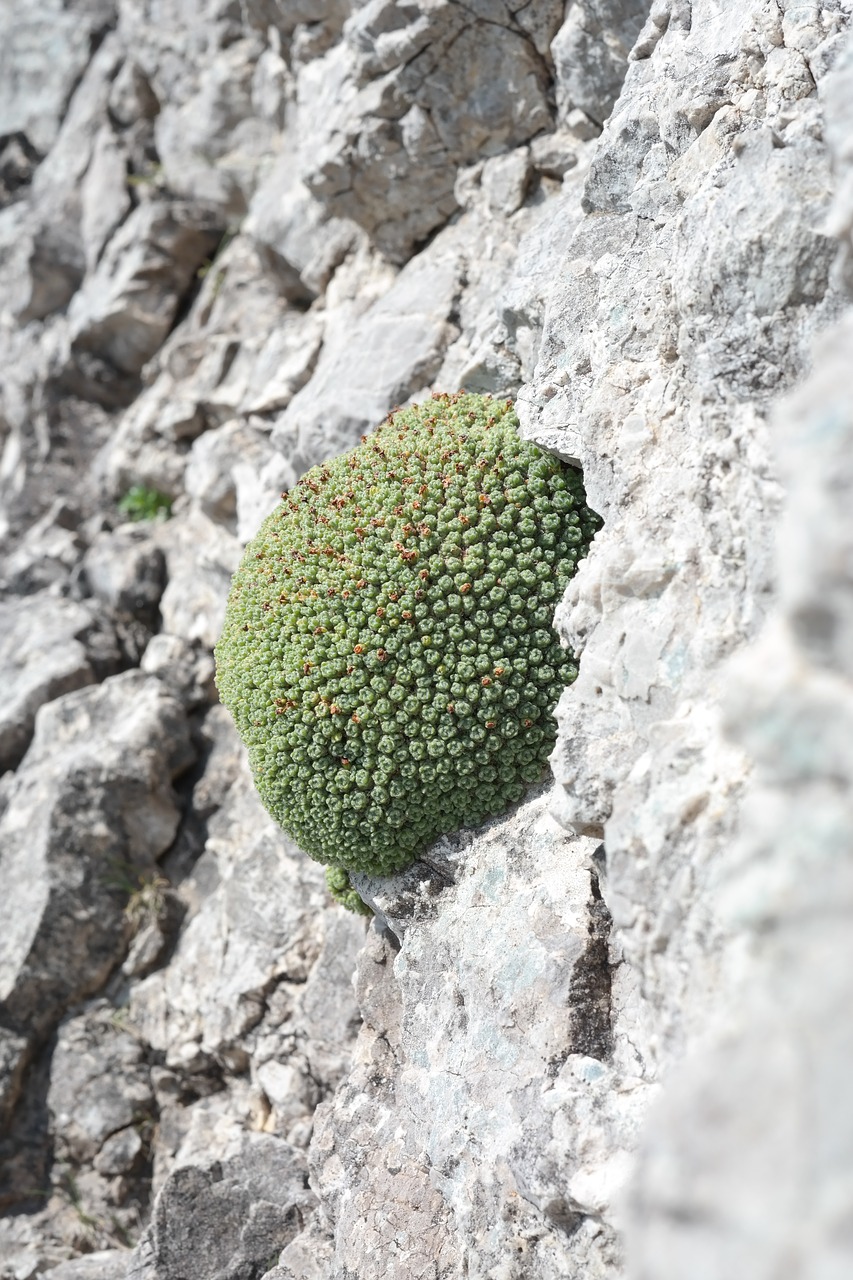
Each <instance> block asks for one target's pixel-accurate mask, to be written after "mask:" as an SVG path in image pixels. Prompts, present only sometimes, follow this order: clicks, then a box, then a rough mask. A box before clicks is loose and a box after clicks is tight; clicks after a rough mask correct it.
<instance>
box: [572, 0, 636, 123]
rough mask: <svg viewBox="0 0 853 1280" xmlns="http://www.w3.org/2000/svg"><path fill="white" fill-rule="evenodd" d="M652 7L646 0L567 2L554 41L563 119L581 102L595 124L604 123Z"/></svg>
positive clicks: (578, 106) (580, 105)
mask: <svg viewBox="0 0 853 1280" xmlns="http://www.w3.org/2000/svg"><path fill="white" fill-rule="evenodd" d="M648 9H649V5H648V0H576V2H575V3H574V4H572V5H570V6H569V7H568V9H567V12H566V21H565V22H564V23H563V25H562V27H561V28H560V30H559V32H558V33H557V35H556V37H555V39H554V41H553V43H552V45H551V53H552V55H553V57H554V66H555V68H556V73H557V107H558V111H559V115H560V119H561V120H564V121H566V122H568V117H569V115H570V113H571V112H572V111H573V110H576V109H578V108H580V109H581V110H582V111H584V112H585V113H586V115H587V116H588V117H589V118H590V119H591V120H593V121H595V123H596V124H599V125H601V124H603V123H604V121H605V120H606V119H607V117H608V116H609V115H610V112H611V110H612V109H613V104H614V102H615V101H616V99H617V97H618V96H619V91H620V89H621V88H622V81H623V80H624V78H625V72H626V70H627V68H628V55H629V53H630V52H631V48H632V46H633V44H634V41H635V40H636V39H637V36H638V35H639V34H640V30H641V28H642V26H643V23H644V22H645V20H646V14H647V13H648Z"/></svg>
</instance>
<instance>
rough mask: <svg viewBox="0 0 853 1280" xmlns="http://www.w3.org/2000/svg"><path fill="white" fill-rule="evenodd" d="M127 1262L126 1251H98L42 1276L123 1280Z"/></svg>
mask: <svg viewBox="0 0 853 1280" xmlns="http://www.w3.org/2000/svg"><path fill="white" fill-rule="evenodd" d="M127 1262H128V1256H127V1250H124V1249H99V1250H97V1252H95V1253H86V1254H83V1256H82V1257H80V1258H74V1259H73V1260H72V1261H70V1262H61V1263H60V1264H59V1266H58V1267H51V1268H50V1270H49V1271H45V1272H44V1273H43V1274H44V1275H45V1276H50V1277H51V1280H125V1276H126V1275H127Z"/></svg>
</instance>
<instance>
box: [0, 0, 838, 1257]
mask: <svg viewBox="0 0 853 1280" xmlns="http://www.w3.org/2000/svg"><path fill="white" fill-rule="evenodd" d="M851 24H853V8H851V4H850V2H849V0H825V2H824V3H823V4H821V5H818V4H811V3H793V2H792V0H783V2H781V3H777V2H776V0H755V2H754V3H753V4H752V5H751V6H720V5H718V4H715V3H713V2H712V0H666V2H665V3H664V2H661V0H655V3H653V4H652V3H648V2H647V0H570V2H569V3H567V4H564V3H563V2H562V0H532V2H531V3H529V4H527V5H520V6H517V5H513V4H510V3H505V0H476V2H475V3H471V4H469V5H464V6H463V5H459V4H453V3H450V2H449V0H407V2H406V3H405V4H399V3H391V0H370V2H369V3H359V4H356V3H353V2H352V0H322V2H321V3H317V2H316V0H312V3H310V4H309V3H307V0H296V2H295V3H284V2H283V0H244V2H243V3H241V4H240V5H234V4H230V3H223V0H195V2H194V3H184V0H181V3H178V0H167V2H166V3H162V4H157V5H153V4H151V3H148V0H118V2H117V3H114V2H113V0H73V3H71V4H66V5H61V4H59V3H58V2H57V3H50V4H48V5H46V6H42V8H41V9H40V10H39V12H38V14H36V15H35V16H34V15H33V13H32V12H31V6H30V8H28V7H27V6H25V5H23V4H22V3H19V2H18V0H13V3H11V4H10V5H7V6H6V8H5V9H4V11H3V13H2V15H0V369H2V373H0V769H2V770H4V771H5V772H3V773H2V776H0V1124H2V1129H0V1280H41V1278H42V1277H50V1278H51V1280H190V1278H191V1277H192V1278H197V1280H237V1278H238V1277H239V1280H262V1277H266V1280H352V1278H353V1277H358V1278H359V1280H372V1277H377V1278H378V1277H380V1276H381V1277H383V1280H410V1277H415V1276H416V1277H423V1278H424V1280H427V1278H431V1280H457V1277H462V1276H471V1277H475V1276H476V1277H482V1278H483V1280H486V1278H487V1277H491V1278H493V1280H534V1278H535V1280H564V1278H565V1277H578V1278H580V1277H584V1280H595V1278H600V1280H617V1278H623V1277H624V1280H670V1277H672V1280H675V1278H676V1277H682V1276H685V1275H688V1276H700V1275H701V1276H703V1277H705V1276H707V1277H708V1278H709V1280H711V1278H713V1280H717V1277H719V1280H728V1278H729V1277H731V1276H741V1275H742V1276H748V1277H750V1280H765V1278H766V1280H771V1277H777V1276H779V1275H785V1276H788V1275H790V1276H792V1277H798V1276H801V1277H803V1278H805V1277H807V1276H808V1277H809V1278H810V1280H811V1277H821V1278H822V1277H827V1278H829V1277H830V1276H832V1277H834V1276H840V1275H847V1274H849V1273H850V1271H851V1269H853V1256H851V1252H852V1250H851V1239H853V1236H851V1231H850V1225H851V1222H850V1208H849V1204H848V1201H849V1196H847V1195H846V1188H847V1186H848V1184H849V1183H850V1181H851V1179H853V1115H851V1112H850V1107H849V1104H848V1101H847V1092H848V1091H847V1087H846V1085H847V1066H848V1064H849V1061H850V1056H851V1049H852V1048H853V1047H851V1043H850V1039H851V1035H850V1030H849V1025H850V1019H849V1016H848V1011H849V1008H850V1002H851V992H850V983H851V979H850V976H849V975H850V974H851V972H853V963H851V961H853V956H851V955H850V940H849V939H850V916H851V911H853V870H851V862H850V856H849V849H850V845H851V834H853V808H851V802H850V792H851V779H850V773H851V769H853V761H851V749H850V741H851V732H850V726H851V723H853V709H851V686H850V681H851V670H850V657H849V654H850V647H851V646H850V634H849V633H850V630H851V619H853V605H851V600H853V584H851V581H850V564H851V536H853V535H851V528H853V524H851V516H850V510H851V495H850V489H851V475H850V463H849V458H850V456H851V447H852V446H853V416H851V405H850V396H849V391H848V385H847V367H848V365H849V363H850V360H851V357H853V268H851V263H853V108H852V107H851V104H853V34H851ZM460 387H465V388H466V389H468V390H471V391H476V392H486V393H491V394H493V395H496V396H501V397H505V396H511V397H512V398H513V399H515V400H517V403H518V407H519V414H520V416H521V419H522V425H523V430H524V432H525V433H526V434H528V435H529V436H530V437H531V438H533V439H535V440H536V441H537V442H538V443H540V444H542V445H543V446H545V447H547V448H550V449H553V450H555V451H556V452H557V453H558V454H559V455H560V456H561V457H563V458H564V459H566V460H569V461H572V462H575V463H577V464H579V465H580V466H581V467H582V468H583V472H584V478H585V484H586V489H587V494H588V496H589V500H590V503H591V505H592V507H593V508H594V509H595V510H596V511H598V512H599V513H600V514H601V515H602V516H603V518H604V528H603V529H602V531H601V532H600V533H599V534H598V535H597V536H596V538H595V540H594V543H593V546H592V550H591V553H590V555H589V557H588V558H587V559H586V560H585V561H584V562H583V564H582V566H581V569H580V571H579V572H578V573H577V575H576V577H575V578H574V579H573V580H572V582H571V584H570V587H569V589H568V591H567V593H566V596H565V598H564V599H563V601H562V602H561V603H560V605H559V607H558V609H557V615H556V626H557V629H558V631H559V633H560V635H561V636H562V638H563V639H564V640H565V641H566V642H567V643H568V644H569V645H570V646H571V648H572V649H573V650H574V651H575V652H576V653H577V654H579V655H580V676H579V678H578V680H577V681H576V682H575V683H574V684H573V685H572V686H571V688H569V689H567V690H566V692H565V693H564V695H563V697H562V699H561V701H560V703H559V706H558V709H557V720H558V725H559V735H558V742H557V747H556V749H555V751H554V754H553V756H552V760H551V764H552V769H553V779H552V780H551V781H550V782H549V783H548V784H547V785H543V786H541V787H539V788H538V789H534V791H533V792H532V793H531V794H530V795H529V796H528V797H527V798H526V799H525V800H524V801H523V802H522V803H521V804H520V805H518V806H517V807H516V809H515V810H514V811H513V812H511V813H510V814H509V815H508V816H506V817H505V818H503V819H499V820H495V821H492V822H490V823H488V824H486V825H485V826H484V827H482V828H480V829H477V830H473V831H464V832H460V833H458V834H457V835H454V836H450V837H445V838H443V839H441V840H439V841H438V842H437V844H436V845H435V846H433V847H432V848H431V850H430V851H429V853H428V855H426V856H425V857H424V859H423V860H421V861H419V862H417V863H415V864H414V865H413V866H412V867H411V868H409V869H408V870H407V871H405V872H404V873H402V874H401V875H399V876H396V877H393V878H387V879H370V878H367V877H356V883H357V886H358V888H359V890H360V892H361V893H362V895H363V896H364V897H365V899H366V900H367V901H368V902H369V903H370V904H371V905H372V907H373V909H374V912H375V916H374V919H373V921H372V922H371V923H370V924H369V925H367V924H365V922H364V920H362V919H359V918H356V917H354V916H350V915H347V914H346V913H344V912H343V911H342V910H341V909H340V908H339V907H337V906H335V905H333V904H332V903H331V902H330V900H329V898H328V896H327V894H326V891H325V888H324V881H323V875H322V871H321V869H320V868H319V867H318V866H316V865H315V864H314V863H312V862H311V861H309V860H308V859H307V858H305V857H304V855H302V854H301V853H300V852H299V850H298V849H296V848H295V846H294V845H293V843H292V842H291V841H290V840H289V839H288V837H287V836H286V835H285V834H284V833H283V832H282V831H281V830H279V829H278V828H277V827H276V825H275V824H274V823H273V822H272V820H271V819H270V818H269V817H268V815H267V814H266V813H265V812H264V810H263V808H262V806H261V805H260V802H259V800H258V798H257V796H256V794H255V792H254V789H253V787H252V783H251V779H250V777H249V773H248V768H247V764H246V761H245V759H244V755H243V751H242V748H241V746H240V744H239V741H238V739H237V737H236V733H235V731H234V729H233V726H232V725H231V723H230V721H229V719H228V716H227V714H226V713H225V711H224V709H223V708H222V707H221V706H219V705H218V703H217V699H216V692H215V689H214V686H213V681H212V675H213V666H212V657H211V650H212V646H213V644H214V642H215V640H216V639H217V636H218V634H219V630H220V627H221V624H222V617H223V611H224V605H225V598H226V595H227V591H228V585H229V581H230V576H231V574H232V573H233V571H234V569H235V568H236V565H237V563H238V562H239V559H240V556H241V554H242V548H243V546H244V545H245V543H246V541H247V540H248V539H249V538H250V537H251V536H252V535H253V534H254V532H255V530H256V529H257V527H258V524H259V523H260V521H261V519H262V518H263V517H264V516H265V515H266V514H267V512H268V511H269V510H270V509H271V508H272V506H273V505H274V504H275V502H276V501H277V498H278V495H279V494H280V493H281V492H282V490H284V489H287V488H288V487H290V486H291V485H293V484H294V483H295V481H296V479H297V478H298V477H299V476H300V475H301V474H302V473H303V472H304V471H305V470H306V469H307V468H308V467H310V466H312V465H313V464H315V463H317V462H319V461H322V460H323V459H326V458H329V457H331V456H333V455H335V454H337V453H340V452H341V451H343V450H345V449H347V448H349V447H351V446H352V445H353V444H355V443H356V442H357V441H358V439H359V437H360V436H361V435H362V434H363V433H364V432H365V431H369V430H370V429H371V428H372V427H374V426H376V425H377V424H378V423H379V421H380V420H381V419H382V418H383V417H384V416H385V415H386V414H387V413H388V411H389V410H390V409H392V408H393V407H394V406H395V405H397V404H402V403H406V402H407V401H410V400H417V399H419V398H421V397H423V396H425V395H428V394H429V393H430V391H433V390H436V391H455V390H457V389H459V388H460ZM134 486H143V487H147V488H148V489H150V490H155V491H157V494H158V495H159V497H157V498H156V502H155V503H154V504H153V506H152V514H153V511H154V510H155V508H156V507H159V508H160V511H161V514H160V516H159V517H158V518H157V519H151V520H146V521H141V522H139V523H132V522H128V519H127V516H126V514H125V513H123V511H122V509H121V508H120V506H119V502H120V500H121V499H122V497H123V496H124V495H126V494H127V492H128V490H129V489H131V488H132V487H134Z"/></svg>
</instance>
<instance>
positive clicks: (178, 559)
mask: <svg viewBox="0 0 853 1280" xmlns="http://www.w3.org/2000/svg"><path fill="white" fill-rule="evenodd" d="M157 540H158V542H159V545H160V547H161V549H162V551H163V554H164V555H165V557H166V576H167V579H168V581H167V584H166V589H165V591H164V592H163V595H162V597H161V599H160V613H161V616H162V619H163V628H164V630H165V631H167V632H168V633H169V634H170V635H173V636H180V637H181V638H182V639H183V640H186V641H189V642H190V643H193V642H196V641H197V642H199V643H201V644H203V645H205V646H207V648H208V649H212V648H213V646H214V645H215V643H216V641H217V640H218V639H219V633H220V631H221V630H222V620H223V618H224V616H225V604H226V601H227V599H228V592H229V590H230V588H231V578H232V575H233V574H234V572H235V570H236V568H237V565H238V564H239V562H240V557H241V555H242V546H241V544H240V543H239V542H238V541H237V539H236V538H235V537H234V536H233V534H231V533H229V532H227V530H226V529H224V528H223V527H222V526H221V525H217V524H214V523H213V522H212V521H211V520H209V519H208V518H207V516H205V515H204V514H202V512H201V511H198V510H190V511H189V512H186V513H184V514H178V515H175V516H173V517H172V519H171V520H168V521H167V522H166V524H164V525H161V526H160V530H159V533H158V539H157Z"/></svg>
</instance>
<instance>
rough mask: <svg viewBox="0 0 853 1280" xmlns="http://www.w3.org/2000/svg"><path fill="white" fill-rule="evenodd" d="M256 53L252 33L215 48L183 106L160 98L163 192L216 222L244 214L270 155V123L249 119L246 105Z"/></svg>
mask: <svg viewBox="0 0 853 1280" xmlns="http://www.w3.org/2000/svg"><path fill="white" fill-rule="evenodd" d="M261 49H262V46H261V44H260V42H259V40H258V38H257V36H255V35H252V36H244V38H242V39H238V40H235V41H233V42H231V43H229V44H228V46H227V47H224V48H220V49H219V50H217V52H216V55H215V56H214V57H213V58H211V59H210V60H209V61H208V62H207V63H206V65H204V66H203V67H202V68H201V69H200V72H199V75H198V80H197V83H196V84H195V85H194V86H193V89H192V90H191V91H190V92H189V93H188V94H186V93H185V95H182V97H183V101H173V100H171V98H168V97H167V98H165V99H164V100H163V101H162V104H161V109H160V112H159V114H158V116H157V119H156V122H155V136H156V144H157V153H158V155H159V156H160V159H161V162H162V164H163V168H164V172H165V177H166V181H167V182H168V184H169V187H170V189H171V190H172V191H174V192H175V193H176V194H177V195H179V196H182V197H183V198H184V199H192V200H197V201H200V202H202V203H203V204H204V205H205V206H206V207H208V208H210V209H215V210H216V211H217V213H218V215H219V217H220V218H221V219H222V220H223V222H227V221H229V220H234V219H235V218H239V217H240V216H241V215H242V214H243V213H245V211H246V208H247V205H248V202H249V200H250V199H251V196H252V194H253V192H254V189H255V186H256V179H257V174H258V171H259V169H260V167H261V165H262V164H263V162H264V161H265V160H266V159H267V158H268V157H270V156H271V155H272V154H273V153H274V151H275V143H276V140H277V129H276V126H275V123H274V122H273V121H270V120H268V119H264V118H263V117H261V116H259V115H257V114H255V110H254V104H253V100H252V99H253V93H252V90H253V84H254V80H255V75H256V68H257V64H258V60H259V57H260V56H262V55H261ZM188 87H189V86H188V85H185V89H186V88H188Z"/></svg>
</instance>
